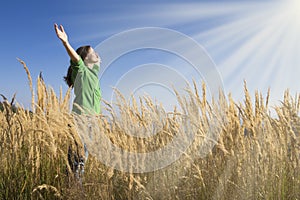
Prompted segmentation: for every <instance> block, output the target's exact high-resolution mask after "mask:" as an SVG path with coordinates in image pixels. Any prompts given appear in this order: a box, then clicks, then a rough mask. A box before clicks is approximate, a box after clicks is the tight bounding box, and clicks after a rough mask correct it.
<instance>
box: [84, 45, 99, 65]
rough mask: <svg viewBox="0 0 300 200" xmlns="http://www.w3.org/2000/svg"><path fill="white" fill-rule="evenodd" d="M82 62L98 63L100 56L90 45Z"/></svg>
mask: <svg viewBox="0 0 300 200" xmlns="http://www.w3.org/2000/svg"><path fill="white" fill-rule="evenodd" d="M84 62H85V63H89V64H100V62H101V58H100V56H99V55H98V53H97V52H96V51H95V50H94V49H93V48H92V47H91V48H90V49H89V51H88V54H87V55H86V57H85V59H84Z"/></svg>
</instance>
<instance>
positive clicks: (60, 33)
mask: <svg viewBox="0 0 300 200" xmlns="http://www.w3.org/2000/svg"><path fill="white" fill-rule="evenodd" d="M54 29H55V32H56V35H57V37H58V38H59V39H60V40H61V41H62V43H63V45H64V47H65V49H66V51H67V53H68V55H69V56H70V58H71V60H72V61H73V62H76V63H77V62H79V60H80V56H79V55H78V54H77V52H76V51H75V50H74V49H73V47H72V46H71V45H70V43H69V41H68V35H67V33H66V32H65V30H64V27H63V26H62V25H60V27H58V25H57V24H54Z"/></svg>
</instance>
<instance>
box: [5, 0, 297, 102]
mask: <svg viewBox="0 0 300 200" xmlns="http://www.w3.org/2000/svg"><path fill="white" fill-rule="evenodd" d="M298 13H300V4H299V2H298V1H297V0H287V1H280V0H273V1H272V0H267V1H246V0H243V1H238V0H235V1H230V0H222V1H221V0H218V1H217V0H214V1H213V0H212V1H202V0H199V1H191V0H189V1H179V0H175V1H174V0H173V1H166V0H154V1H153V0H152V1H138V0H129V1H121V0H113V1H102V0H87V1H77V0H72V1H71V0H69V1H61V0H60V1H58V0H52V1H15V0H12V1H5V2H2V4H1V8H0V15H1V18H0V23H1V27H2V28H1V32H0V37H1V44H2V45H1V46H2V47H3V49H2V51H1V61H2V63H1V73H0V93H1V94H3V95H5V96H7V97H8V98H11V97H12V96H13V94H14V93H17V101H18V102H19V103H20V104H23V105H24V106H25V107H29V105H30V90H29V85H28V80H27V77H26V74H25V71H24V70H23V67H22V65H21V64H20V63H19V62H18V61H17V59H16V58H17V57H18V58H20V59H22V60H24V61H25V62H26V64H27V66H28V67H29V70H30V72H31V75H32V78H33V81H34V86H35V83H36V80H37V77H38V74H39V73H40V72H42V73H43V76H44V79H45V82H46V84H47V85H48V86H51V87H52V88H53V89H54V90H55V91H56V92H57V93H58V92H59V89H60V87H62V89H63V91H66V89H67V87H66V85H65V83H64V82H63V78H62V77H63V76H64V75H65V74H66V72H67V67H68V65H69V58H68V56H67V54H66V52H65V50H64V48H63V46H62V45H61V43H60V41H59V40H58V39H57V37H56V35H55V32H54V29H53V24H54V23H58V24H63V25H64V27H65V30H66V31H67V33H68V35H69V41H70V43H71V44H72V46H73V47H74V48H77V47H79V46H81V45H85V44H90V45H92V46H93V47H97V46H99V44H100V46H101V44H102V42H103V41H105V40H108V39H110V38H111V37H113V36H114V35H115V34H120V33H123V32H124V31H128V30H133V29H135V28H143V27H159V28H164V29H168V30H173V31H175V32H177V33H180V34H184V35H185V36H187V37H190V38H191V39H192V40H194V41H196V42H197V43H198V44H199V45H201V46H202V47H203V49H204V50H205V52H206V53H207V56H209V58H211V60H212V62H213V63H214V64H215V69H214V70H215V71H217V72H218V74H219V76H220V78H221V80H222V86H223V89H224V91H225V93H226V94H228V93H232V95H233V97H234V98H235V99H236V100H237V101H241V100H242V99H243V81H244V80H246V81H247V85H248V88H249V90H250V92H251V93H252V94H253V96H254V91H255V90H259V91H261V92H262V94H263V95H264V96H266V92H267V89H268V88H269V87H270V89H271V99H272V100H271V101H272V102H274V103H277V104H278V103H279V102H278V100H281V99H282V97H283V92H284V91H285V90H286V89H290V91H291V93H292V94H296V93H299V86H300V79H299V78H298V76H299V74H300V66H299V65H300V56H299V53H297V52H300V42H299V41H300V40H299V35H300V14H298ZM139 39H142V40H145V41H146V40H147V39H149V38H143V36H140V38H139ZM132 42H136V41H132V40H130V41H124V43H123V44H122V45H127V44H128V45H130V44H131V43H132ZM119 46H121V44H115V45H114V46H112V47H111V49H110V50H111V51H114V50H115V49H118V48H119ZM97 51H98V52H99V54H100V56H101V57H102V60H103V62H105V59H106V57H105V56H102V52H101V51H104V50H101V49H97ZM186 51H189V49H186ZM190 53H193V52H190ZM104 55H105V54H104ZM199 59H201V57H199ZM149 63H152V64H153V63H154V65H152V66H148V65H149ZM147 67H148V68H147ZM141 69H142V70H141ZM159 69H161V71H159ZM203 69H204V68H203ZM173 72H174V73H173ZM130 73H131V74H130ZM132 73H133V74H132ZM172 73H173V75H172ZM158 75H160V76H158ZM205 76H206V75H205V74H202V77H201V74H200V76H199V74H196V73H195V71H193V69H192V68H191V66H190V64H189V63H187V62H186V61H185V60H183V59H182V58H180V57H178V56H176V55H174V54H172V53H170V52H166V51H161V50H160V49H144V50H142V51H132V52H128V53H127V54H125V55H120V57H119V58H118V59H117V60H115V61H114V62H113V63H112V64H111V66H110V67H109V69H107V70H106V71H105V73H104V74H102V75H101V77H100V84H101V87H102V91H103V98H104V99H105V100H110V99H111V97H112V94H113V92H112V89H111V88H112V87H116V86H118V87H120V88H123V89H124V88H125V89H126V88H133V90H134V91H132V92H135V94H139V95H140V94H144V93H147V94H150V96H152V97H154V98H155V99H157V100H158V101H162V103H163V104H164V105H165V106H166V107H168V105H167V104H172V102H173V100H174V95H173V93H172V91H171V90H170V85H168V84H167V85H163V84H164V82H163V83H160V82H159V81H157V79H155V78H157V77H159V79H160V80H170V81H169V82H170V84H174V85H175V87H176V88H178V89H180V86H182V87H184V85H183V83H184V81H185V80H188V81H190V80H192V79H195V80H196V81H197V82H199V83H200V82H201V81H203V80H204V81H205V80H207V79H211V78H208V77H205ZM132 77H134V78H135V80H139V81H140V82H139V81H137V83H135V84H139V85H135V86H132V82H131V83H130V81H129V79H132ZM149 77H150V78H149ZM151 77H153V78H154V80H153V81H152V82H151ZM126 78H127V79H128V80H126V81H124V80H125V79H126ZM146 79H147V81H148V82H144V83H143V82H141V81H142V80H146ZM179 79H181V80H179ZM118 84H122V85H121V86H120V85H118ZM173 103H174V102H173Z"/></svg>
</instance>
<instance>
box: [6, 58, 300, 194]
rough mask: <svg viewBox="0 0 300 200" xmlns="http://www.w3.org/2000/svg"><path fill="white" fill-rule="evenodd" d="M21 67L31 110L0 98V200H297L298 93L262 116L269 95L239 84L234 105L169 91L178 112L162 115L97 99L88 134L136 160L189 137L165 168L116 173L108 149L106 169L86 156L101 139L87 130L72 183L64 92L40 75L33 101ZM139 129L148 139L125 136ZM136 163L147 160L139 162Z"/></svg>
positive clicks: (146, 104) (141, 104)
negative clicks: (100, 110)
mask: <svg viewBox="0 0 300 200" xmlns="http://www.w3.org/2000/svg"><path fill="white" fill-rule="evenodd" d="M21 63H22V64H23V66H24V68H25V70H26V73H27V76H28V78H29V80H30V88H31V92H32V111H31V112H30V111H28V110H25V109H23V108H22V107H17V110H16V111H14V110H13V109H12V103H13V101H12V102H8V101H7V100H6V101H4V102H3V107H4V108H3V109H4V110H3V111H2V112H1V111H0V124H1V125H0V141H1V142H0V151H1V155H2V162H1V163H0V167H1V169H2V170H1V172H0V199H75V198H76V199H78V198H82V199H299V198H300V165H299V159H300V141H299V131H300V121H299V116H298V112H299V108H300V101H299V100H300V96H296V97H291V95H290V94H289V92H288V91H286V93H285V94H284V97H283V100H282V102H281V104H280V105H278V106H276V107H275V108H274V110H275V111H276V116H271V114H270V108H269V107H268V104H269V103H268V102H269V96H270V95H269V94H270V92H268V94H267V96H266V98H265V99H264V97H263V95H262V94H260V93H258V92H256V93H255V94H254V99H252V98H251V94H250V93H249V91H248V90H247V86H246V83H245V86H244V91H245V98H244V99H245V100H244V102H235V101H234V100H233V99H232V97H231V95H230V94H229V95H228V97H227V98H226V97H225V96H224V94H222V93H220V95H219V97H218V99H214V100H207V99H206V89H205V88H206V86H205V84H203V85H202V89H201V92H202V94H200V93H199V92H200V91H199V89H198V88H197V87H196V84H194V88H187V95H186V96H182V95H181V96H180V95H179V94H178V95H177V98H178V102H179V104H180V108H176V109H175V110H174V112H172V113H167V112H166V111H165V110H164V109H163V107H162V106H158V105H155V104H154V103H153V102H152V100H151V99H150V98H148V97H141V98H140V99H139V101H137V100H136V99H134V98H132V100H131V102H128V101H126V100H125V99H124V98H123V97H122V95H121V94H119V98H118V100H117V102H116V104H115V105H111V104H109V103H107V102H105V109H107V111H108V112H109V115H101V116H98V117H97V118H95V119H96V120H94V121H93V122H92V123H93V129H94V130H97V131H100V132H101V133H102V134H103V135H105V136H107V138H109V141H111V142H112V143H113V144H115V145H116V146H118V147H120V148H122V149H124V150H126V151H129V152H132V153H144V154H145V155H146V153H149V152H152V151H156V150H159V149H161V148H163V147H165V146H166V145H168V144H170V143H171V142H172V140H173V139H174V138H176V137H181V139H182V142H186V141H188V139H189V136H190V135H188V134H190V133H192V134H193V137H194V138H193V141H192V143H191V144H190V146H189V147H188V149H186V151H184V152H182V155H181V156H180V158H178V159H177V160H176V161H175V162H173V163H169V165H167V166H165V167H163V168H161V169H157V170H154V171H149V172H145V173H134V171H130V170H127V169H126V168H125V166H126V164H128V163H127V162H128V160H124V159H122V158H120V157H113V156H114V155H112V154H110V153H111V152H104V153H107V155H110V156H111V157H108V159H111V166H106V165H104V164H103V163H102V162H100V161H101V159H100V158H99V157H98V156H99V155H98V154H96V152H97V151H98V150H99V147H101V145H104V144H103V143H101V142H104V141H101V140H99V138H97V133H99V132H95V131H94V132H93V133H91V134H94V135H90V136H93V137H94V142H95V144H96V145H95V144H94V145H92V146H90V149H89V151H90V153H91V154H92V155H90V156H89V159H88V161H87V163H86V168H85V176H84V180H83V185H80V184H78V182H77V181H76V179H74V178H72V176H70V175H69V176H67V173H66V171H68V174H71V171H70V167H69V166H68V164H67V163H68V161H67V151H68V147H69V146H70V145H71V146H72V148H73V150H74V151H75V152H77V153H78V154H82V152H83V145H82V142H81V140H80V133H78V131H77V130H78V129H77V128H76V127H77V126H78V124H76V123H75V120H74V116H73V115H72V114H70V110H69V107H70V106H69V102H70V92H71V91H70V90H68V91H67V93H66V94H65V95H63V94H62V92H61V91H60V94H59V96H57V95H56V94H55V92H54V90H53V89H52V88H47V87H46V86H45V83H44V82H43V80H42V77H41V76H40V77H39V78H38V80H37V91H36V96H35V95H34V91H33V90H32V81H31V76H30V73H29V70H28V68H27V67H26V65H25V63H24V62H23V61H21ZM35 97H36V100H35ZM79 120H84V119H79ZM84 122H86V123H88V122H87V121H84ZM85 128H86V127H85ZM141 133H145V134H149V135H147V136H148V137H145V138H142V137H135V135H134V134H141ZM83 137H84V136H83ZM176 147H177V146H175V148H176ZM178 147H179V146H178ZM173 150H174V152H175V151H176V149H172V151H173ZM172 151H171V152H172ZM172 156H174V155H170V157H171V158H172ZM145 159H146V157H145ZM137 163H138V165H140V166H143V165H146V164H149V163H147V162H146V160H143V159H142V160H138V162H137ZM113 166H119V167H121V169H123V170H116V169H114V168H113ZM122 167H124V168H122ZM144 167H145V166H144Z"/></svg>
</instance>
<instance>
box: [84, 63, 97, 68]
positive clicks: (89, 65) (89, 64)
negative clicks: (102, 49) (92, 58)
mask: <svg viewBox="0 0 300 200" xmlns="http://www.w3.org/2000/svg"><path fill="white" fill-rule="evenodd" d="M84 64H85V66H87V67H88V68H90V69H92V68H93V66H94V64H95V63H88V62H87V63H84Z"/></svg>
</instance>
